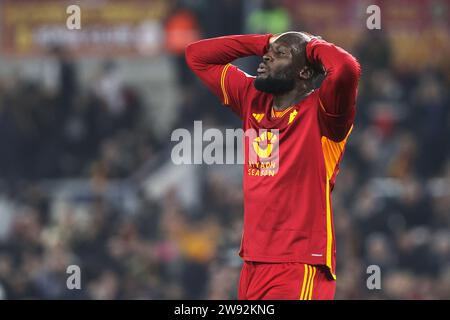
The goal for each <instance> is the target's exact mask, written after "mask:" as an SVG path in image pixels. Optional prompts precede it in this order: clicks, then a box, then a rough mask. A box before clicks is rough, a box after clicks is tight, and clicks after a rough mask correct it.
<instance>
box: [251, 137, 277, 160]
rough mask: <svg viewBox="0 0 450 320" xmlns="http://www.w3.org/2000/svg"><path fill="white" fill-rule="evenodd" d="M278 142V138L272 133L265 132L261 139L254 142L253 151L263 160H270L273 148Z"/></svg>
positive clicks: (257, 138) (258, 138)
mask: <svg viewBox="0 0 450 320" xmlns="http://www.w3.org/2000/svg"><path fill="white" fill-rule="evenodd" d="M275 141H277V136H276V135H274V134H273V133H272V132H267V131H264V132H263V133H262V134H261V135H260V136H259V137H256V138H255V139H254V140H253V150H255V152H256V154H257V155H258V156H259V157H260V158H262V159H265V158H268V157H270V155H271V154H272V150H273V146H274V143H275Z"/></svg>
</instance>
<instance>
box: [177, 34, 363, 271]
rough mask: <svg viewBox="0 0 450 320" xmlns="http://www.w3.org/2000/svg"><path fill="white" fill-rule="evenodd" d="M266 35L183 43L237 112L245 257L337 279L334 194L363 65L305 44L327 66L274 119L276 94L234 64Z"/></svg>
mask: <svg viewBox="0 0 450 320" xmlns="http://www.w3.org/2000/svg"><path fill="white" fill-rule="evenodd" d="M270 37H271V35H238V36H225V37H219V38H214V39H206V40H202V41H198V42H195V43H192V44H190V45H189V46H187V48H186V60H187V63H188V65H189V67H190V68H191V69H192V70H193V71H194V72H195V74H196V75H197V76H198V77H199V78H200V79H201V80H202V81H203V82H204V83H205V84H206V85H207V86H208V88H209V89H210V90H211V91H212V92H213V93H215V94H216V95H217V96H218V97H219V98H220V99H221V100H222V102H223V104H224V105H225V106H229V107H230V108H231V109H232V110H233V111H234V112H235V113H237V114H238V115H239V117H240V118H241V119H242V122H243V129H244V130H245V131H246V132H247V130H249V129H254V130H256V134H253V135H252V134H249V135H246V137H245V140H246V141H245V144H244V145H245V164H244V186H243V188H244V230H243V236H242V243H241V249H240V253H239V254H240V255H241V257H242V258H243V259H244V260H247V261H259V262H302V263H307V264H316V265H326V266H327V267H328V268H329V269H330V272H331V274H332V275H333V277H335V275H334V273H335V251H336V250H335V240H334V231H333V229H334V228H333V215H332V209H331V191H332V189H333V186H334V181H335V177H336V174H337V172H338V170H339V162H340V161H341V158H342V155H343V152H344V148H345V144H346V141H347V137H348V135H349V134H350V132H351V130H352V127H353V120H354V118H355V103H356V94H357V85H358V80H359V76H360V67H359V64H358V62H357V61H356V59H355V58H354V57H353V56H351V55H350V54H349V53H347V52H346V51H344V50H343V49H341V48H339V47H337V46H335V45H333V44H331V43H328V42H326V41H324V40H318V39H313V40H312V41H310V42H309V43H308V44H307V48H306V49H307V52H306V55H307V59H308V60H309V61H311V62H312V63H320V64H322V65H323V66H324V68H325V70H326V77H325V80H324V81H323V82H322V84H321V86H320V88H319V89H316V90H314V91H313V92H311V93H310V94H309V95H308V96H307V97H306V98H305V99H303V100H302V101H301V102H299V103H298V104H296V105H293V106H292V107H291V108H288V109H286V111H285V112H284V114H283V113H282V114H279V113H278V116H277V117H274V114H273V112H272V102H273V95H271V94H268V93H264V92H261V91H258V90H256V89H255V87H254V86H253V82H254V79H255V78H254V77H252V76H250V75H248V74H246V73H245V72H243V71H241V70H240V69H238V68H237V67H236V66H234V65H231V64H230V62H232V61H233V60H235V59H236V58H239V57H244V56H250V55H258V56H262V55H263V54H264V53H265V52H266V50H267V48H268V42H269V39H270Z"/></svg>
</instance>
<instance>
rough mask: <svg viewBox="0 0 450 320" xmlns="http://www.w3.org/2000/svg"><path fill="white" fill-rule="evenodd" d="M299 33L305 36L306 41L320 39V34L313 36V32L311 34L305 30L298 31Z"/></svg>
mask: <svg viewBox="0 0 450 320" xmlns="http://www.w3.org/2000/svg"><path fill="white" fill-rule="evenodd" d="M299 33H301V34H302V35H303V36H304V37H305V39H306V42H310V41H311V40H312V39H322V37H321V36H315V35H313V34H311V33H309V32H306V31H300V32H299Z"/></svg>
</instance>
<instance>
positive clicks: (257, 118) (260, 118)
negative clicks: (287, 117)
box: [253, 113, 264, 123]
mask: <svg viewBox="0 0 450 320" xmlns="http://www.w3.org/2000/svg"><path fill="white" fill-rule="evenodd" d="M253 117H254V118H255V119H256V121H258V123H259V122H261V120H262V119H263V118H264V113H253Z"/></svg>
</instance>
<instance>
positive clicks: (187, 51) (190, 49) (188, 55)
mask: <svg viewBox="0 0 450 320" xmlns="http://www.w3.org/2000/svg"><path fill="white" fill-rule="evenodd" d="M194 50H195V49H194V43H189V44H188V45H187V46H186V47H185V48H184V57H185V60H186V63H187V65H188V66H189V67H190V68H191V69H192V64H193V62H194Z"/></svg>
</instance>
